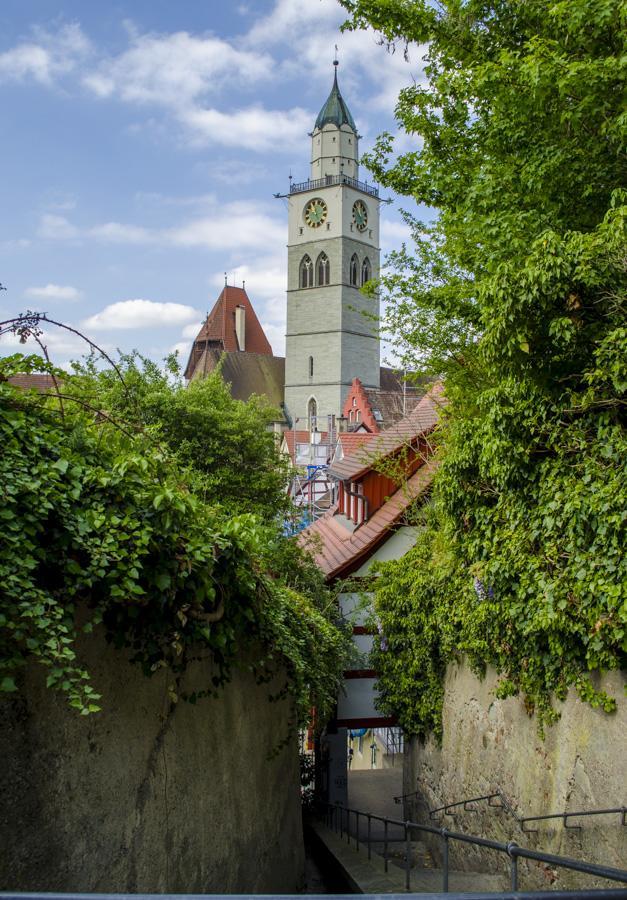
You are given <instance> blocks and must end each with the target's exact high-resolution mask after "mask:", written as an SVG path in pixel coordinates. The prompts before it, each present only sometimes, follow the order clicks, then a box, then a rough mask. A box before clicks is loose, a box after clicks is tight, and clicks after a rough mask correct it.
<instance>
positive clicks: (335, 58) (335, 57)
mask: <svg viewBox="0 0 627 900" xmlns="http://www.w3.org/2000/svg"><path fill="white" fill-rule="evenodd" d="M337 54H338V46H337V44H336V45H335V56H334V57H333V65H334V66H335V71H336V72H337V67H338V66H339V64H340V61H339V59H338V58H337Z"/></svg>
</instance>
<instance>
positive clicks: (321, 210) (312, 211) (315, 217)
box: [303, 197, 327, 228]
mask: <svg viewBox="0 0 627 900" xmlns="http://www.w3.org/2000/svg"><path fill="white" fill-rule="evenodd" d="M303 215H304V217H305V222H306V223H307V224H308V225H309V227H310V228H319V227H320V225H322V223H323V222H324V220H325V219H326V217H327V205H326V203H325V202H324V200H321V199H320V197H314V199H313V200H310V201H309V203H308V204H307V206H306V207H305V211H304V213H303Z"/></svg>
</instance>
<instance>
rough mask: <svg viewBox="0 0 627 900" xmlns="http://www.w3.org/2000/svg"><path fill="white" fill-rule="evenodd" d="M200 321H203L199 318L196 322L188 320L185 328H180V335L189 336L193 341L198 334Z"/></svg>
mask: <svg viewBox="0 0 627 900" xmlns="http://www.w3.org/2000/svg"><path fill="white" fill-rule="evenodd" d="M202 322H203V320H202V319H199V320H198V321H197V322H190V324H189V325H186V326H185V328H184V329H183V330H182V332H181V334H182V336H183V337H184V338H189V339H191V340H192V341H193V340H194V339H195V337H196V335H197V334H198V332H199V331H200V328H201V326H202Z"/></svg>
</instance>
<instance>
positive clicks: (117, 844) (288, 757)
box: [0, 629, 304, 893]
mask: <svg viewBox="0 0 627 900" xmlns="http://www.w3.org/2000/svg"><path fill="white" fill-rule="evenodd" d="M98 630H99V629H96V631H95V633H94V634H93V635H89V636H84V637H82V638H81V639H80V644H79V647H78V649H79V652H80V656H81V659H83V660H84V661H85V663H86V664H87V665H88V667H89V670H90V672H91V674H92V681H93V684H94V686H95V688H96V689H97V690H98V692H99V693H100V694H101V695H102V701H101V703H102V711H101V712H100V713H98V714H96V715H91V716H79V715H77V714H76V713H75V711H73V710H71V709H70V708H69V707H68V705H67V701H66V699H65V698H64V697H63V696H62V694H60V693H57V692H52V691H50V690H49V689H46V686H45V680H46V678H45V672H44V671H43V669H42V667H41V666H37V665H36V664H32V663H31V664H30V665H29V666H27V667H26V669H25V670H22V673H21V674H20V676H19V680H20V685H19V686H20V691H19V692H15V693H12V694H5V695H4V696H3V697H2V699H1V700H0V758H1V759H2V761H3V762H2V767H0V797H1V798H2V800H1V803H0V845H1V846H2V853H1V854H0V884H1V885H2V887H3V889H5V890H18V891H83V892H84V891H97V892H118V891H119V892H136V891H139V892H155V893H158V892H159V893H160V892H188V893H194V892H196V893H212V892H221V893H228V892H231V893H233V892H235V893H238V892H239V893H245V892H251V893H254V892H259V893H270V892H272V893H274V892H277V893H280V892H296V891H298V890H299V889H300V887H301V881H302V875H303V865H304V863H303V848H302V839H301V811H300V787H299V784H300V782H299V768H298V751H297V743H296V735H295V734H292V737H291V738H290V740H289V742H288V743H285V741H284V739H285V736H286V734H287V731H288V720H289V718H290V715H291V714H292V708H291V701H290V700H289V699H285V700H280V701H277V702H269V697H270V695H271V694H272V691H273V690H275V691H276V689H277V688H278V687H279V688H280V687H281V685H278V684H273V683H270V684H263V685H260V684H257V683H256V682H255V679H254V677H253V676H252V674H250V673H249V672H248V671H247V669H246V667H245V666H244V667H243V668H240V669H236V670H235V671H234V673H233V677H232V680H231V681H230V682H229V683H228V684H227V685H226V686H225V687H224V688H223V689H222V690H221V691H220V693H219V696H218V697H216V698H208V699H204V700H202V701H200V702H199V703H197V704H196V705H191V704H189V703H186V702H184V701H182V700H180V701H179V702H178V703H174V704H173V703H172V699H171V693H172V692H171V681H172V674H171V673H167V671H166V670H165V669H161V670H159V671H158V672H156V673H155V674H154V675H153V676H152V677H151V678H146V677H145V676H144V675H143V674H142V672H141V670H140V668H139V667H138V666H134V665H130V664H129V663H128V662H127V661H126V659H125V656H124V654H123V653H122V652H121V651H118V650H114V649H112V648H110V647H107V645H106V644H105V643H104V641H103V640H102V636H101V635H100V634H99V633H98ZM210 666H211V663H209V662H208V661H204V662H203V663H195V664H194V663H192V664H191V665H190V666H189V667H188V669H187V670H186V672H185V674H184V675H183V676H182V683H181V684H180V685H179V688H180V691H181V692H184V691H188V692H192V691H193V690H194V689H198V688H200V687H201V686H203V685H205V684H206V683H207V681H208V680H209V678H210V676H211V669H210ZM282 741H283V746H282V747H280V749H279V745H280V743H281V742H282ZM273 751H274V755H273V756H270V755H271V754H272V752H273ZM269 756H270V758H269Z"/></svg>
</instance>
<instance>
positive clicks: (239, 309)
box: [235, 306, 246, 350]
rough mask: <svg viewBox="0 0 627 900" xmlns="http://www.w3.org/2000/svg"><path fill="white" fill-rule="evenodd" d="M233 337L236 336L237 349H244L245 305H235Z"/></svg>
mask: <svg viewBox="0 0 627 900" xmlns="http://www.w3.org/2000/svg"><path fill="white" fill-rule="evenodd" d="M235 337H236V338H237V349H238V350H245V349H246V307H244V306H236V307H235Z"/></svg>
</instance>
